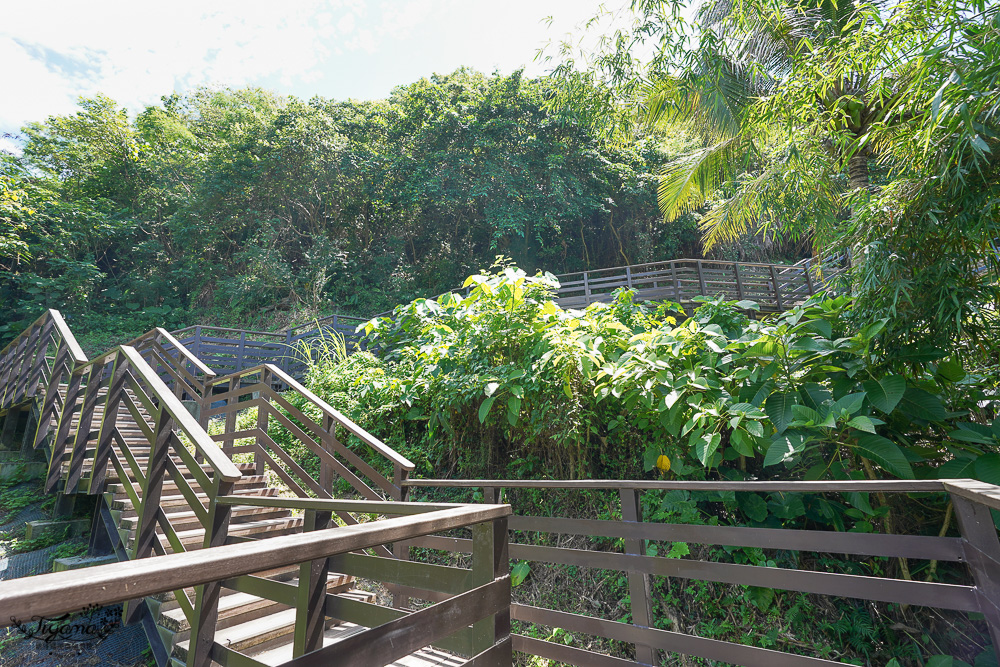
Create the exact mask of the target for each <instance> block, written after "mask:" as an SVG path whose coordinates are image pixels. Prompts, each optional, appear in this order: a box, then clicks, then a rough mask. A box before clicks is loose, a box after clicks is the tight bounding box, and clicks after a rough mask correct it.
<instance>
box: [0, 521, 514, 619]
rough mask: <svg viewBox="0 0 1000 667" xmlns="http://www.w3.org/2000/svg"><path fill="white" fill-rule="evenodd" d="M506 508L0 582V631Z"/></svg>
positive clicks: (321, 555)
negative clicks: (15, 624)
mask: <svg viewBox="0 0 1000 667" xmlns="http://www.w3.org/2000/svg"><path fill="white" fill-rule="evenodd" d="M510 513H511V511H510V506H509V505H465V506H462V507H456V508H451V509H444V510H435V511H431V512H427V513H424V514H421V515H418V516H405V517H398V518H394V519H385V520H382V521H370V522H368V523H363V524H357V525H354V526H342V527H337V528H333V529H329V530H319V531H313V532H307V533H300V534H296V535H282V536H280V537H272V538H269V539H267V540H260V541H254V542H245V543H241V544H230V545H225V546H220V547H213V548H210V549H202V550H199V551H188V552H185V553H180V554H169V555H166V556H154V557H151V558H142V559H139V560H133V561H128V562H122V563H113V564H110V565H99V566H96V567H90V568H86V569H84V570H72V571H67V572H56V573H53V574H42V575H38V576H34V577H30V583H31V585H30V586H26V585H25V582H26V581H28V579H23V578H22V579H14V580H10V581H2V582H0V609H3V610H4V611H3V615H2V618H0V626H6V625H10V624H11V619H12V618H14V619H17V620H19V621H27V620H29V619H31V618H33V617H36V616H39V617H53V616H56V615H59V614H65V613H71V612H76V611H80V610H82V609H84V608H86V607H88V606H90V605H97V606H105V605H109V604H114V603H117V602H124V601H126V600H133V599H136V598H140V597H147V596H150V595H156V594H158V593H165V592H167V591H173V590H178V589H183V588H187V587H190V586H197V585H200V584H205V583H208V582H211V581H218V580H219V579H222V578H226V579H229V578H233V577H238V576H241V575H245V574H252V573H254V572H261V571H263V570H269V569H274V568H279V567H284V566H288V565H294V564H297V563H303V562H306V561H311V560H316V559H319V558H327V557H329V556H333V555H336V554H342V553H349V552H352V551H358V550H361V549H367V548H371V547H375V546H378V545H380V544H385V543H387V542H396V541H398V540H402V539H410V538H415V537H420V536H424V535H430V534H432V533H437V532H441V531H444V530H450V529H452V528H461V527H464V526H470V525H473V524H478V523H483V522H486V521H492V520H494V519H500V518H503V517H506V516H509V515H510Z"/></svg>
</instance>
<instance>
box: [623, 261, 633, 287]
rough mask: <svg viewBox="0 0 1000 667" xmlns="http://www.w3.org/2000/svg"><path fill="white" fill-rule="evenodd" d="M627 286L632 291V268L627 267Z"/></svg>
mask: <svg viewBox="0 0 1000 667" xmlns="http://www.w3.org/2000/svg"><path fill="white" fill-rule="evenodd" d="M625 286H626V287H628V288H629V289H632V267H631V266H626V267H625Z"/></svg>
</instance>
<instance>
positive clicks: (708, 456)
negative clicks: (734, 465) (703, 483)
mask: <svg viewBox="0 0 1000 667" xmlns="http://www.w3.org/2000/svg"><path fill="white" fill-rule="evenodd" d="M721 440H722V436H721V435H720V434H718V433H702V434H701V435H700V436H698V437H697V438H696V439H695V442H694V453H695V454H696V455H697V456H698V460H699V461H701V464H702V465H703V466H707V465H709V464H710V463H711V462H712V456H713V455H714V454H715V451H716V450H717V449H718V448H719V442H720V441H721Z"/></svg>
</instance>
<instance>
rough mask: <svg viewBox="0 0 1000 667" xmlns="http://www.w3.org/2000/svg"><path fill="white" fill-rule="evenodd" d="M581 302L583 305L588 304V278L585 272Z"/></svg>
mask: <svg viewBox="0 0 1000 667" xmlns="http://www.w3.org/2000/svg"><path fill="white" fill-rule="evenodd" d="M583 300H584V305H589V304H590V278H589V276H588V274H587V272H586V271H584V272H583Z"/></svg>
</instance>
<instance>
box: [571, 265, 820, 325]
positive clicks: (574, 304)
mask: <svg viewBox="0 0 1000 667" xmlns="http://www.w3.org/2000/svg"><path fill="white" fill-rule="evenodd" d="M838 273H839V270H837V269H832V270H828V271H826V272H823V271H821V270H819V269H818V268H817V266H816V265H814V264H812V263H805V262H803V263H800V264H795V265H787V266H786V265H781V264H754V263H749V262H721V261H715V260H707V259H677V260H671V261H669V262H653V263H649V264H636V265H632V266H617V267H613V268H609V269H598V270H594V271H581V272H578V273H567V274H563V275H559V276H556V277H557V278H558V279H559V292H558V302H559V305H560V306H562V307H563V308H584V307H586V306H588V305H590V304H591V303H594V302H597V301H610V300H611V298H612V295H613V293H614V292H615V291H616V290H618V289H622V288H626V289H632V290H635V292H636V294H635V300H636V301H637V302H638V301H674V302H677V303H681V304H685V303H690V302H691V301H693V300H694V299H695V298H696V297H718V296H721V297H723V298H725V299H728V300H734V301H736V300H738V301H743V300H748V301H754V302H756V303H757V304H758V305H759V306H760V308H761V310H762V311H764V312H780V311H784V310H788V309H789V308H791V307H792V306H795V305H797V304H800V303H802V302H803V301H805V300H806V299H807V298H809V297H810V296H812V295H813V294H816V293H817V292H820V291H823V290H824V289H826V287H827V285H828V284H829V281H830V280H831V279H832V278H833V277H834V276H836V275H837V274H838Z"/></svg>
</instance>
